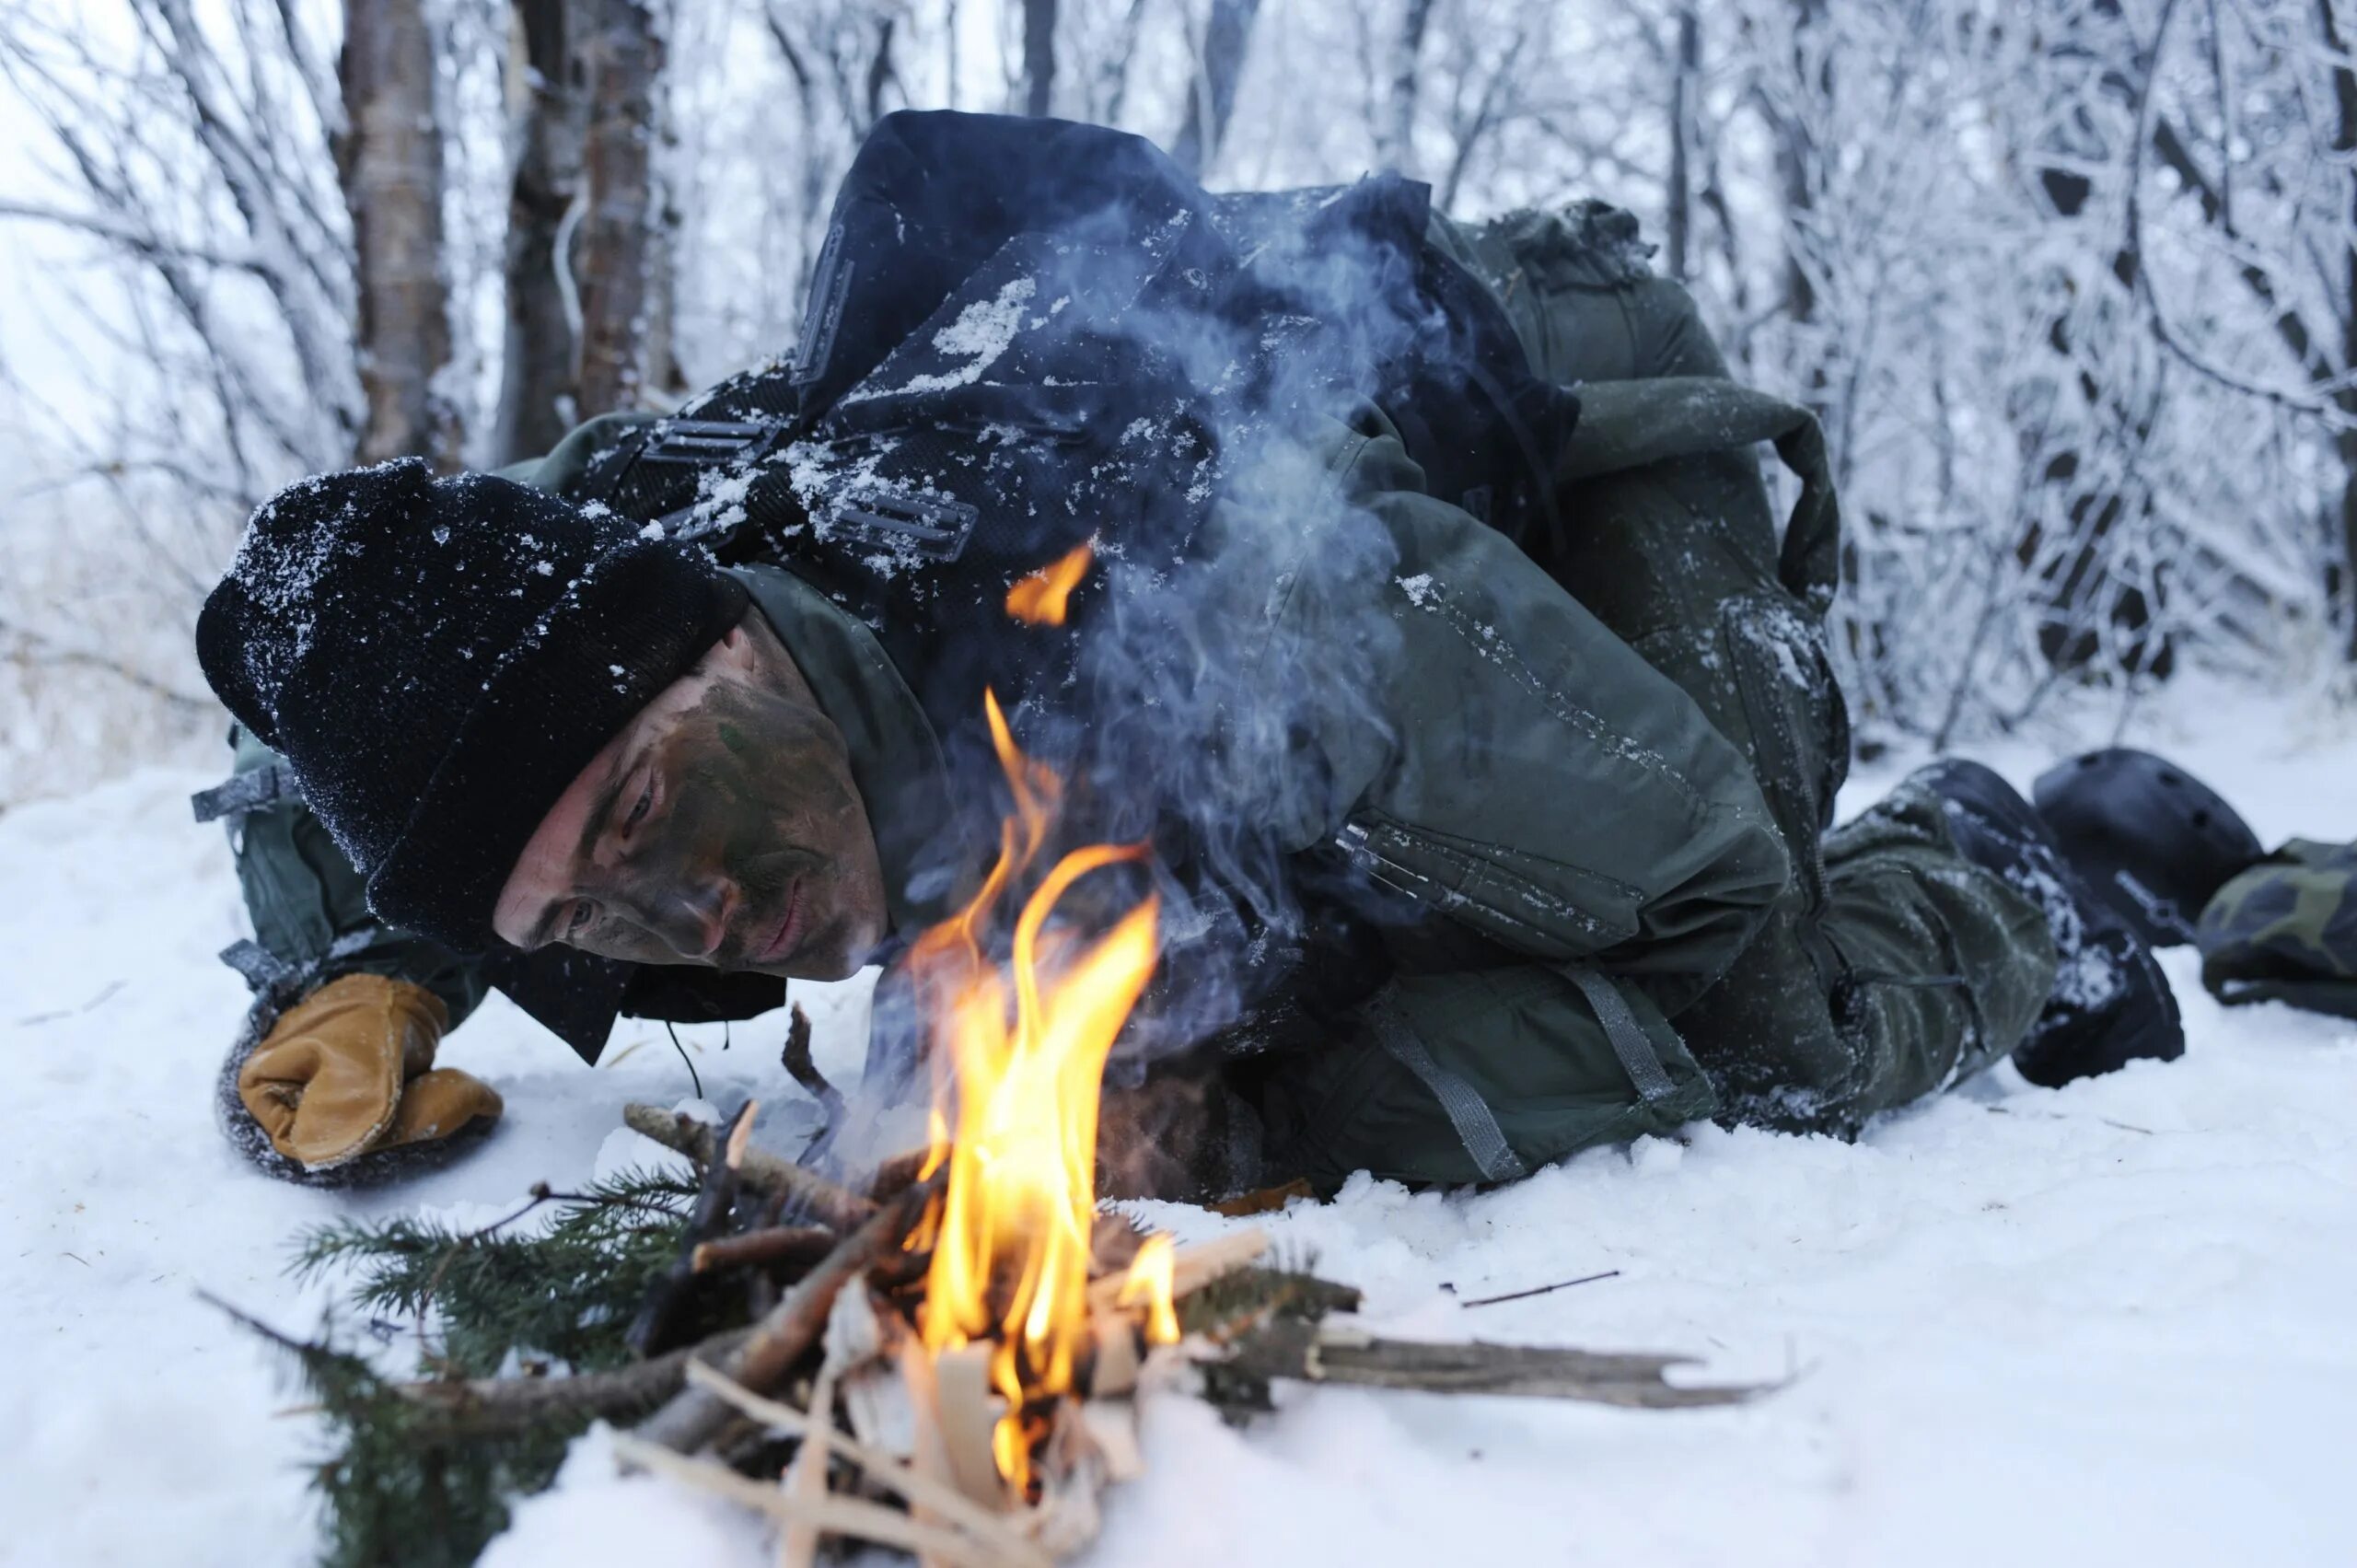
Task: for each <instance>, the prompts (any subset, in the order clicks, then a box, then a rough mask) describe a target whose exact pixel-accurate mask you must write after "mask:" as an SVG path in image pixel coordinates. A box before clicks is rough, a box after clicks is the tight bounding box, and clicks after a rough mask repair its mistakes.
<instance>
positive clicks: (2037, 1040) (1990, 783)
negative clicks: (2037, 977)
mask: <svg viewBox="0 0 2357 1568" xmlns="http://www.w3.org/2000/svg"><path fill="white" fill-rule="evenodd" d="M1915 777H1916V779H1917V780H1918V781H1920V782H1921V783H1922V784H1925V785H1927V786H1929V787H1930V788H1931V789H1932V790H1933V792H1934V793H1935V794H1937V795H1938V796H1940V798H1941V800H1942V801H1943V802H1944V803H1945V807H1946V808H1947V819H1948V830H1949V832H1950V833H1951V834H1952V835H1953V836H1954V837H1955V839H1956V849H1957V851H1958V852H1959V853H1961V854H1963V855H1964V857H1965V858H1966V859H1967V860H1969V861H1971V862H1972V863H1973V864H1974V865H1979V866H1982V867H1984V868H1986V869H1988V870H1991V871H1993V872H1995V873H1996V874H1997V875H1998V876H2000V877H2003V878H2004V879H2005V881H2006V884H2007V885H2008V886H2010V887H2012V888H2013V889H2014V890H2016V891H2017V892H2020V893H2023V894H2025V895H2026V896H2027V897H2028V898H2029V899H2030V900H2032V901H2033V902H2035V903H2036V904H2038V907H2039V908H2040V909H2043V910H2044V911H2045V912H2046V923H2047V926H2048V928H2049V930H2050V931H2051V932H2052V933H2053V935H2054V951H2055V956H2056V957H2057V958H2059V959H2060V960H2061V964H2060V967H2059V968H2058V969H2057V970H2056V971H2055V976H2054V992H2053V994H2052V995H2050V996H2049V997H2048V998H2047V1003H2046V1008H2045V1011H2043V1012H2041V1013H2039V1014H2038V1018H2037V1020H2036V1021H2035V1022H2034V1023H2032V1024H2031V1025H2030V1027H2029V1033H2028V1034H2027V1035H2026V1036H2025V1037H2023V1040H2022V1042H2021V1044H2020V1045H2019V1046H2017V1047H2015V1048H2014V1066H2016V1067H2018V1068H2020V1069H2021V1072H2022V1076H2023V1077H2025V1078H2027V1079H2028V1080H2029V1081H2030V1082H2031V1083H2033V1084H2041V1085H2044V1086H2046V1087H2048V1088H2060V1087H2061V1086H2062V1085H2064V1084H2067V1083H2070V1082H2071V1081H2072V1080H2073V1079H2076V1078H2092V1077H2094V1076H2095V1075H2096V1074H2099V1073H2109V1072H2112V1071H2114V1070H2115V1069H2117V1068H2119V1067H2122V1066H2125V1065H2126V1064H2127V1063H2130V1062H2133V1061H2136V1060H2138V1059H2139V1058H2145V1057H2149V1058H2153V1059H2154V1060H2157V1061H2162V1062H2170V1061H2174V1060H2176V1059H2177V1057H2179V1056H2182V1055H2184V1054H2185V1025H2184V1022H2183V1021H2182V1020H2181V1019H2180V1018H2179V1017H2178V1016H2177V998H2176V997H2175V996H2174V995H2172V994H2171V993H2170V992H2169V982H2168V977H2167V976H2165V975H2164V974H2162V973H2161V970H2160V966H2159V965H2157V964H2155V963H2154V961H2153V952H2152V949H2151V947H2147V946H2146V945H2145V942H2144V939H2143V938H2142V936H2140V935H2137V934H2136V932H2135V930H2134V929H2133V928H2132V927H2131V925H2130V924H2129V923H2128V922H2127V921H2126V920H2125V919H2123V918H2122V917H2121V915H2120V913H2119V911H2117V910H2115V909H2113V908H2112V906H2111V905H2110V904H2108V903H2107V902H2105V901H2104V900H2102V899H2100V898H2098V897H2096V893H2095V891H2094V889H2091V888H2089V887H2088V886H2087V884H2086V882H2085V881H2084V879H2083V878H2082V877H2080V876H2079V874H2078V873H2077V872H2076V871H2074V870H2073V869H2072V867H2071V864H2070V862H2069V861H2067V860H2065V859H2064V858H2063V856H2062V854H2061V851H2060V850H2059V849H2058V848H2057V847H2056V845H2055V842H2054V836H2053V834H2052V833H2051V832H2050V831H2049V830H2048V829H2047V826H2046V823H2045V822H2044V821H2043V820H2042V819H2040V818H2039V817H2038V813H2037V811H2036V810H2035V809H2033V808H2032V807H2031V806H2030V804H2029V802H2028V801H2026V800H2024V799H2023V798H2022V797H2021V796H2020V795H2019V793H2017V792H2016V791H2015V790H2014V786H2013V785H2011V784H2007V783H2006V782H2005V781H2004V780H2003V779H2001V778H1999V777H1998V776H1997V775H1996V774H1995V773H1993V772H1990V771H1989V770H1988V769H1987V768H1984V767H1982V766H1981V765H1980V763H1978V762H1967V761H1961V760H1959V759H1955V758H1947V759H1944V760H1942V761H1937V762H1934V763H1933V764H1932V765H1931V766H1929V767H1927V768H1925V769H1924V770H1923V771H1922V772H1919V773H1917V774H1916V775H1915Z"/></svg>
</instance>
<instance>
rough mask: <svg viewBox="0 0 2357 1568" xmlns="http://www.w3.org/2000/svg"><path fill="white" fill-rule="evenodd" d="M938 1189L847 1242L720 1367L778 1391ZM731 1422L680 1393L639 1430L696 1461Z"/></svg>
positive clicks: (714, 1405)
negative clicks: (839, 1305)
mask: <svg viewBox="0 0 2357 1568" xmlns="http://www.w3.org/2000/svg"><path fill="white" fill-rule="evenodd" d="M934 1191H935V1184H934V1183H932V1182H925V1183H923V1184H921V1185H919V1186H916V1187H911V1188H910V1189H909V1190H908V1191H906V1192H903V1193H901V1194H900V1196H899V1197H898V1198H896V1199H894V1200H893V1201H892V1202H890V1203H888V1204H886V1205H885V1206H884V1207H883V1208H881V1209H878V1210H877V1212H876V1213H875V1214H874V1215H873V1216H871V1217H870V1218H869V1219H868V1221H867V1223H866V1224H865V1225H861V1226H860V1227H859V1228H858V1229H857V1230H855V1231H853V1233H852V1234H851V1235H849V1236H847V1237H843V1240H842V1246H840V1247H837V1248H836V1249H834V1251H833V1252H831V1253H830V1254H828V1256H827V1260H826V1261H825V1262H823V1263H820V1264H819V1266H818V1267H817V1268H816V1269H814V1270H812V1271H811V1272H809V1273H808V1274H807V1275H806V1276H804V1278H803V1279H802V1281H801V1283H798V1284H796V1285H795V1287H794V1288H793V1289H792V1290H790V1291H788V1292H786V1294H785V1296H784V1299H783V1300H781V1301H780V1302H779V1303H778V1304H777V1305H776V1306H775V1307H772V1308H771V1309H770V1311H769V1312H768V1314H767V1315H766V1316H764V1317H763V1318H761V1321H760V1322H759V1323H757V1324H755V1325H754V1326H753V1331H752V1333H751V1335H750V1336H749V1338H748V1339H747V1340H746V1341H745V1342H744V1343H743V1344H741V1345H739V1346H737V1348H736V1349H735V1350H734V1351H732V1352H731V1353H729V1354H728V1355H727V1356H726V1357H725V1358H724V1359H723V1360H721V1361H720V1362H719V1363H717V1364H716V1365H718V1366H719V1369H720V1370H721V1371H722V1372H724V1373H726V1374H727V1376H729V1378H730V1379H731V1380H732V1381H735V1382H737V1383H741V1384H743V1385H744V1386H745V1387H747V1388H752V1389H755V1390H760V1389H763V1388H772V1387H774V1386H775V1385H776V1383H777V1382H778V1380H779V1379H780V1378H782V1377H784V1376H785V1372H786V1369H787V1368H788V1367H790V1366H792V1365H794V1363H795V1361H796V1360H798V1359H800V1357H801V1355H802V1353H803V1352H804V1351H806V1350H808V1349H809V1348H810V1345H811V1342H813V1341H815V1340H816V1339H817V1338H818V1337H819V1330H821V1329H823V1328H824V1327H825V1326H826V1321H827V1314H828V1313H829V1312H830V1310H832V1309H833V1307H834V1305H835V1297H836V1296H837V1295H841V1294H842V1288H843V1286H844V1285H846V1284H848V1283H851V1281H852V1280H853V1277H855V1276H856V1275H857V1274H858V1273H859V1272H861V1271H862V1270H864V1269H865V1268H867V1267H868V1265H870V1264H871V1263H874V1262H876V1261H877V1260H879V1259H881V1258H883V1257H885V1256H886V1255H887V1254H888V1253H891V1252H893V1251H895V1250H897V1249H899V1248H900V1244H901V1243H902V1242H903V1241H905V1240H906V1239H907V1238H908V1234H909V1230H910V1228H911V1226H913V1225H915V1224H916V1223H917V1218H918V1216H919V1215H921V1214H923V1213H924V1207H925V1205H926V1204H927V1203H928V1202H932V1200H933V1194H934ZM727 1419H728V1406H727V1403H726V1401H725V1400H722V1399H721V1398H720V1397H719V1396H717V1395H715V1394H714V1393H713V1392H712V1391H711V1390H710V1389H707V1388H683V1389H681V1390H680V1391H679V1393H678V1394H677V1395H675V1396H674V1397H673V1398H672V1400H671V1401H670V1402H669V1403H668V1404H667V1405H665V1406H664V1407H663V1408H662V1409H661V1410H659V1411H656V1412H655V1414H653V1415H652V1416H650V1417H648V1418H647V1420H646V1421H645V1422H644V1423H643V1424H642V1425H641V1426H640V1427H639V1431H640V1433H641V1434H643V1435H644V1436H645V1437H646V1438H647V1439H648V1440H649V1441H650V1442H655V1443H659V1444H661V1445H662V1446H664V1447H666V1448H669V1449H672V1450H673V1451H675V1452H678V1453H682V1454H684V1453H691V1452H693V1451H694V1450H695V1449H698V1448H701V1447H702V1446H704V1445H705V1444H706V1443H708V1442H710V1441H711V1440H712V1438H713V1436H714V1434H716V1433H718V1432H719V1430H720V1429H721V1427H722V1426H723V1425H724V1424H725V1423H726V1421H727Z"/></svg>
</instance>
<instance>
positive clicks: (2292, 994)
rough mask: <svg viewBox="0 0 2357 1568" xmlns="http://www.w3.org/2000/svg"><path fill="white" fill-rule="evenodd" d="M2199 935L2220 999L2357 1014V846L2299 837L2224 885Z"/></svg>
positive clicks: (2206, 975)
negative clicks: (2281, 1003)
mask: <svg viewBox="0 0 2357 1568" xmlns="http://www.w3.org/2000/svg"><path fill="white" fill-rule="evenodd" d="M2196 940H2197V941H2198V942H2199V944H2200V948H2201V983H2202V984H2204V985H2206V986H2208V987H2209V988H2210V990H2211V993H2212V994H2213V995H2215V996H2216V997H2217V998H2218V1000H2220V1001H2221V1002H2224V1003H2226V1004H2228V1005H2235V1004H2238V1003H2244V1002H2288V1003H2290V1004H2291V1005H2293V1006H2294V1007H2305V1008H2308V1009H2309V1010H2311V1011H2313V1012H2318V1013H2334V1014H2338V1015H2339V1016H2341V1017H2344V1018H2357V843H2348V844H2328V843H2318V842H2316V841H2314V840H2312V839H2293V841H2292V842H2290V843H2287V844H2285V845H2284V846H2283V847H2282V849H2279V850H2277V851H2276V852H2275V853H2274V854H2270V855H2269V856H2268V857H2267V858H2266V859H2264V860H2262V861H2260V862H2259V863H2258V865H2254V866H2252V867H2251V868H2250V869H2249V870H2247V871H2246V872H2244V873H2242V874H2241V875H2240V876H2238V877H2235V878H2234V879H2233V880H2232V881H2230V882H2228V883H2227V884H2226V885H2225V886H2224V887H2223V888H2221V889H2218V891H2217V894H2216V896H2215V897H2213V898H2212V899H2211V900H2210V902H2209V903H2208V905H2206V906H2205V907H2204V908H2203V909H2202V911H2201V920H2200V927H2199V930H2198V932H2197V935H2196Z"/></svg>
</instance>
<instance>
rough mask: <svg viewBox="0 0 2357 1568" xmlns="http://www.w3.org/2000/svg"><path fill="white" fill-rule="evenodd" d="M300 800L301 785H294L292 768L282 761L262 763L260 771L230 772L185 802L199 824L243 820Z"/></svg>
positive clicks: (254, 769) (255, 769) (301, 795)
mask: <svg viewBox="0 0 2357 1568" xmlns="http://www.w3.org/2000/svg"><path fill="white" fill-rule="evenodd" d="M302 798H303V786H302V785H301V784H297V783H296V779H295V770H294V769H292V768H290V767H288V766H287V765H286V764H285V763H284V762H264V763H263V764H262V765H261V767H259V768H249V769H247V770H246V771H245V772H242V773H232V774H230V775H229V776H228V777H227V778H226V779H225V780H223V781H222V782H221V783H219V784H215V785H214V786H213V787H212V788H211V789H204V790H199V791H197V792H196V793H195V794H194V795H192V796H189V797H188V803H189V806H190V807H191V808H192V809H193V810H194V811H195V812H196V819H197V820H198V821H200V822H210V821H213V820H215V819H217V818H222V817H243V816H244V815H246V814H247V813H248V812H250V811H260V810H262V809H263V808H265V807H272V806H276V805H277V804H279V803H280V802H281V801H285V800H300V799H302Z"/></svg>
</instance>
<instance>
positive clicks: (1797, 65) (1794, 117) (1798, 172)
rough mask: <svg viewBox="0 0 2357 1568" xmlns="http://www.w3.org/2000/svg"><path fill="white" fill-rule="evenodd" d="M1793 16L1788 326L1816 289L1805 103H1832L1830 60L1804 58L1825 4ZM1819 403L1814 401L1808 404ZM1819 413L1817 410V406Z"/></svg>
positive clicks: (1780, 153)
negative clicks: (1809, 235)
mask: <svg viewBox="0 0 2357 1568" xmlns="http://www.w3.org/2000/svg"><path fill="white" fill-rule="evenodd" d="M1795 9H1796V10H1797V12H1798V16H1797V17H1795V19H1794V23H1793V87H1794V92H1795V93H1796V94H1797V95H1799V98H1800V101H1798V102H1795V103H1794V106H1793V112H1792V113H1790V114H1788V115H1785V116H1783V117H1782V121H1783V122H1782V124H1781V125H1779V126H1778V127H1777V136H1776V173H1777V178H1778V180H1779V182H1780V183H1781V184H1782V186H1783V191H1784V223H1785V226H1786V234H1787V238H1786V240H1785V246H1784V312H1785V314H1786V315H1787V316H1789V317H1791V318H1792V319H1793V320H1794V322H1807V321H1810V320H1813V319H1815V318H1816V316H1817V285H1816V284H1815V283H1814V282H1812V281H1811V279H1810V277H1809V269H1808V262H1807V260H1806V258H1805V256H1804V254H1803V251H1804V250H1805V247H1806V245H1807V240H1806V238H1805V233H1806V230H1807V226H1808V224H1809V221H1810V215H1811V214H1812V213H1813V212H1814V211H1815V210H1816V207H1817V185H1816V180H1817V168H1816V163H1817V156H1818V153H1817V147H1816V145H1815V143H1814V137H1813V134H1812V133H1811V132H1810V130H1809V127H1808V123H1807V112H1808V110H1807V106H1808V104H1810V103H1819V104H1828V103H1830V102H1831V101H1832V97H1833V83H1832V79H1831V78H1832V70H1833V67H1832V64H1831V61H1830V58H1829V57H1828V58H1826V59H1824V60H1822V61H1821V62H1820V63H1819V64H1816V65H1812V64H1810V56H1811V55H1812V54H1815V53H1817V51H1818V42H1817V33H1818V30H1819V29H1820V27H1821V25H1822V24H1823V22H1824V20H1825V0H1796V6H1795ZM1823 381H1824V366H1822V365H1819V366H1816V367H1815V369H1814V372H1813V374H1812V377H1811V382H1810V389H1811V391H1812V393H1815V392H1817V391H1821V390H1822V388H1823ZM1810 401H1812V402H1813V403H1817V402H1819V400H1818V399H1817V398H1816V397H1812V398H1811V400H1810ZM1818 412H1823V409H1822V407H1821V406H1820V407H1819V410H1818Z"/></svg>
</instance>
